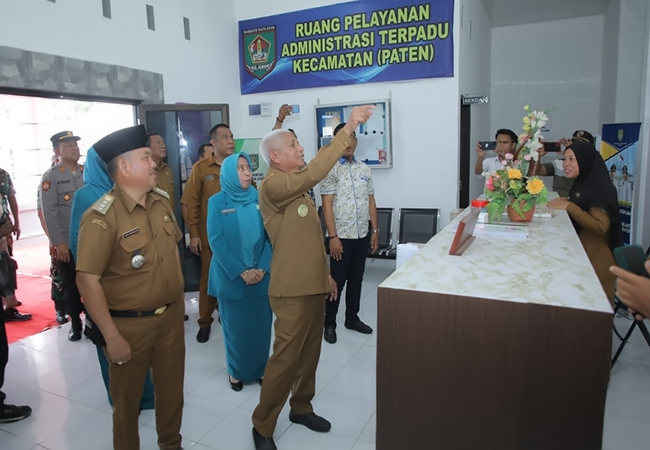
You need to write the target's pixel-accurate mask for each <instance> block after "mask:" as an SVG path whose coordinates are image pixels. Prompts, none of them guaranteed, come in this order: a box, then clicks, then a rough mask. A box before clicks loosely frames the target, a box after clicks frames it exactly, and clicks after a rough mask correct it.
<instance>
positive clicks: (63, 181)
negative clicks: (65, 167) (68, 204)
mask: <svg viewBox="0 0 650 450" xmlns="http://www.w3.org/2000/svg"><path fill="white" fill-rule="evenodd" d="M66 183H71V181H70V180H61V181H57V182H56V184H66Z"/></svg>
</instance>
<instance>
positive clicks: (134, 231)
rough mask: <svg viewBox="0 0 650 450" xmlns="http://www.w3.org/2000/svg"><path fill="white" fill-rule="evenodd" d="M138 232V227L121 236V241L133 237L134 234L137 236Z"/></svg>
mask: <svg viewBox="0 0 650 450" xmlns="http://www.w3.org/2000/svg"><path fill="white" fill-rule="evenodd" d="M139 232H140V227H135V228H134V229H132V230H129V231H127V232H126V233H124V234H122V239H126V238H128V237H129V236H133V235H134V234H138V233H139Z"/></svg>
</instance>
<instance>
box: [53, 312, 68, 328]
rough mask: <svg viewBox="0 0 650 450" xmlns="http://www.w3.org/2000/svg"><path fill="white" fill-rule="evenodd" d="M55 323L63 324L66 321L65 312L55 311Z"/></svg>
mask: <svg viewBox="0 0 650 450" xmlns="http://www.w3.org/2000/svg"><path fill="white" fill-rule="evenodd" d="M55 317H56V323H58V324H59V325H63V324H64V323H68V318H67V317H66V315H65V313H64V312H63V311H57V312H56V316H55Z"/></svg>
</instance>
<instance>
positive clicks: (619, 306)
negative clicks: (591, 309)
mask: <svg viewBox="0 0 650 450" xmlns="http://www.w3.org/2000/svg"><path fill="white" fill-rule="evenodd" d="M645 256H646V258H647V257H649V256H650V247H648V248H647V250H646V251H645ZM620 310H624V311H627V305H625V304H624V303H623V302H622V301H621V300H620V299H619V298H618V296H614V317H616V314H617V313H618V312H619V311H620ZM630 315H631V314H630ZM612 326H613V327H614V333H615V334H616V336H617V337H618V338H619V339H620V340H621V344H620V345H619V346H618V349H617V350H616V354H614V357H613V358H612V368H614V364H616V361H617V360H618V357H619V356H621V353H622V352H623V349H624V348H625V346H626V345H627V343H628V341H629V339H630V336H632V333H633V332H634V330H635V329H636V328H638V329H639V330H641V334H643V337H644V339H645V341H646V343H647V344H648V347H650V332H648V327H646V325H645V323H644V322H639V321H637V320H636V319H635V318H634V317H632V325H630V328H629V329H628V330H627V333H625V336H622V335H621V334H620V333H619V332H618V330H617V329H616V324H613V325H612Z"/></svg>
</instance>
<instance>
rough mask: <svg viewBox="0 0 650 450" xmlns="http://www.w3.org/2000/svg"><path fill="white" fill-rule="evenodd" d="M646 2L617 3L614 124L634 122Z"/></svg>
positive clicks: (637, 109)
mask: <svg viewBox="0 0 650 450" xmlns="http://www.w3.org/2000/svg"><path fill="white" fill-rule="evenodd" d="M647 8H648V3H647V0H621V16H620V34H619V42H618V64H617V68H618V76H617V80H616V117H615V120H616V122H638V121H639V120H640V117H641V100H640V95H639V93H640V92H641V86H642V78H643V62H644V53H645V51H646V50H647V47H645V36H646V10H647Z"/></svg>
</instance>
